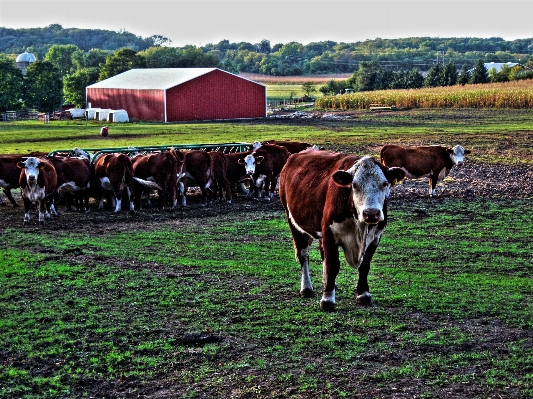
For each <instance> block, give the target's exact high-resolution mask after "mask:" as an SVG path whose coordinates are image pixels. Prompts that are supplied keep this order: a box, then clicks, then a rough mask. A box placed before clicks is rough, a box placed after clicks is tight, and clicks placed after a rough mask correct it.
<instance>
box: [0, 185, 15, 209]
mask: <svg viewBox="0 0 533 399" xmlns="http://www.w3.org/2000/svg"><path fill="white" fill-rule="evenodd" d="M3 191H4V194H5V195H6V197H7V199H8V200H9V202H11V204H12V205H13V206H14V207H18V206H19V204H17V201H15V198H13V195H12V194H11V190H10V189H8V188H4V189H3ZM2 202H3V201H2ZM4 205H5V203H4Z"/></svg>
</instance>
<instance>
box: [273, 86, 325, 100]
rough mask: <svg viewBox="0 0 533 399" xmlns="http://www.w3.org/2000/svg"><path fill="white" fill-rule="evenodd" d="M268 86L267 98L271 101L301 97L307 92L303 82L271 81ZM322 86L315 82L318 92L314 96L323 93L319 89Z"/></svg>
mask: <svg viewBox="0 0 533 399" xmlns="http://www.w3.org/2000/svg"><path fill="white" fill-rule="evenodd" d="M266 86H267V99H268V100H269V101H282V100H289V99H290V98H301V97H302V96H304V95H305V94H306V93H305V91H304V90H303V89H302V85H301V84H291V83H278V84H273V83H269V84H267V85H266ZM320 86H322V85H321V84H315V85H314V87H315V89H316V92H315V93H313V94H312V96H313V97H315V98H317V97H320V96H322V95H323V94H322V93H321V92H319V91H318V88H319V87H320Z"/></svg>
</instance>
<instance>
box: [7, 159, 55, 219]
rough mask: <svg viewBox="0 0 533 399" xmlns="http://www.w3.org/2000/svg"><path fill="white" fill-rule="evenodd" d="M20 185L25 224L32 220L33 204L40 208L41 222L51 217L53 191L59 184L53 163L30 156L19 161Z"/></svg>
mask: <svg viewBox="0 0 533 399" xmlns="http://www.w3.org/2000/svg"><path fill="white" fill-rule="evenodd" d="M17 166H18V167H19V168H20V170H19V186H20V193H21V195H22V199H23V201H24V224H27V223H29V222H30V208H31V206H32V205H33V204H35V205H37V209H38V210H39V223H40V224H44V223H45V219H50V212H51V208H52V206H53V203H52V202H53V193H54V191H55V189H56V186H57V174H56V170H55V168H54V165H52V163H51V162H50V161H48V160H46V159H44V158H37V157H28V158H27V159H26V160H25V161H19V162H18V163H17Z"/></svg>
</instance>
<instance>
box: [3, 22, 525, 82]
mask: <svg viewBox="0 0 533 399" xmlns="http://www.w3.org/2000/svg"><path fill="white" fill-rule="evenodd" d="M54 44H72V45H76V46H78V47H79V48H80V49H81V50H83V51H85V52H87V51H89V50H90V49H102V50H108V51H115V50H117V49H120V48H124V47H127V48H130V49H132V50H134V51H136V52H142V51H144V50H147V49H149V48H151V47H169V46H170V45H171V41H170V40H169V39H167V38H165V37H162V36H157V35H154V36H151V37H149V38H142V37H139V36H135V35H134V34H132V33H129V32H126V31H121V32H114V31H109V30H101V29H76V28H68V29H66V28H63V27H62V26H61V25H57V24H55V25H49V26H47V27H45V28H31V29H8V28H3V27H0V53H4V54H20V53H22V52H24V51H28V52H31V53H33V54H34V55H36V56H37V58H38V59H43V58H44V56H45V54H46V52H47V51H48V49H49V48H50V47H51V46H52V45H54ZM190 48H194V49H197V50H198V51H200V50H201V51H202V52H203V53H204V54H209V55H210V56H214V57H217V59H218V60H220V65H221V67H222V68H223V69H225V70H227V71H230V72H234V73H250V74H261V75H269V76H301V75H306V76H307V75H327V74H351V73H353V72H354V71H356V70H358V68H359V64H360V63H361V62H369V61H376V62H377V63H378V64H379V66H380V67H382V68H385V69H389V70H400V69H403V70H412V69H417V70H419V71H428V70H429V69H430V68H431V67H432V66H433V65H435V64H442V65H445V64H446V63H448V62H453V63H454V64H455V65H456V66H457V68H458V69H460V68H461V67H463V66H467V67H468V68H472V67H473V66H474V65H475V63H476V62H477V61H478V60H479V59H482V60H483V61H484V62H513V63H516V62H518V63H521V64H528V63H529V65H530V66H531V64H533V61H532V55H533V38H527V39H517V40H513V41H506V40H503V39H502V38H499V37H491V38H486V39H482V38H472V37H466V38H464V37H463V38H432V37H411V38H403V39H379V38H378V39H375V40H365V41H362V42H354V43H338V42H334V41H329V40H327V41H321V42H313V43H309V44H306V45H303V44H301V43H298V42H288V43H277V44H274V45H271V43H270V41H269V40H262V41H261V42H260V43H249V42H239V43H232V42H230V41H228V40H221V41H220V42H219V43H209V44H206V45H204V46H201V47H199V48H196V46H192V45H189V46H184V47H182V49H190ZM148 55H150V54H148ZM191 65H194V63H193V64H191Z"/></svg>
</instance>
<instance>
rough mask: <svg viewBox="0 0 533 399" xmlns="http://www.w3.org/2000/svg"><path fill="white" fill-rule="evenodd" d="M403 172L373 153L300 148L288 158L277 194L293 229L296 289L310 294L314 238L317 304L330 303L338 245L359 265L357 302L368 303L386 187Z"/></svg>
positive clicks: (332, 302) (384, 216) (383, 221)
mask: <svg viewBox="0 0 533 399" xmlns="http://www.w3.org/2000/svg"><path fill="white" fill-rule="evenodd" d="M404 177H405V172H404V171H403V170H402V169H401V168H390V169H389V168H386V167H385V166H383V165H381V164H380V163H379V162H377V161H376V160H375V159H374V158H372V157H368V156H366V157H362V158H360V157H357V156H355V155H350V154H340V153H333V152H329V151H317V150H305V151H303V152H300V153H297V154H293V155H291V157H290V158H289V159H288V161H287V163H286V165H285V167H284V168H283V170H282V172H281V175H280V182H279V194H280V199H281V203H282V205H283V208H284V209H285V213H286V216H287V221H288V224H289V227H290V230H291V233H292V237H293V243H294V249H295V254H296V259H297V260H298V261H299V262H300V266H301V272H302V278H301V289H300V293H301V295H302V296H304V297H310V296H312V295H313V293H314V291H313V285H312V283H311V277H310V275H309V248H310V245H311V243H312V241H313V239H317V240H319V249H320V253H321V256H322V262H323V283H324V289H323V293H322V299H321V301H320V308H321V309H322V310H332V309H334V308H335V278H336V277H337V275H338V273H339V268H340V261H339V247H340V248H342V249H343V251H344V256H345V258H346V261H347V262H348V264H349V265H350V266H352V267H354V268H357V269H358V270H359V280H358V282H357V301H358V303H360V304H362V305H371V304H372V299H371V295H370V292H369V287H368V281H367V276H368V272H369V270H370V261H371V260H372V256H373V255H374V252H375V251H376V248H377V246H378V244H379V241H380V239H381V235H382V234H383V231H384V229H385V226H386V224H387V196H388V194H389V187H391V186H392V185H394V184H396V183H397V182H399V181H400V180H402V179H403V178H404Z"/></svg>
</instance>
